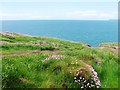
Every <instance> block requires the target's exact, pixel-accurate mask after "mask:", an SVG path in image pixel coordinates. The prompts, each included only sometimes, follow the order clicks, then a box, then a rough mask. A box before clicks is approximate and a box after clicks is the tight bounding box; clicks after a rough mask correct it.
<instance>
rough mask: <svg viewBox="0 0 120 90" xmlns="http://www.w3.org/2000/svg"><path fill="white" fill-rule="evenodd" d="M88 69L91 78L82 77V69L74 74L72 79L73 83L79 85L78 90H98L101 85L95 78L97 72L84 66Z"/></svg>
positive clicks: (96, 77)
mask: <svg viewBox="0 0 120 90" xmlns="http://www.w3.org/2000/svg"><path fill="white" fill-rule="evenodd" d="M86 66H87V67H88V70H89V72H90V73H91V76H90V77H89V78H86V76H84V75H83V73H85V72H84V69H80V70H78V71H77V72H76V76H75V77H74V81H75V82H76V83H78V84H79V85H80V88H100V86H101V83H100V80H99V78H98V76H97V72H96V71H95V70H94V69H93V67H91V66H89V65H86Z"/></svg>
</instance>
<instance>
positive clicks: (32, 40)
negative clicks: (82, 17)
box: [0, 33, 118, 88]
mask: <svg viewBox="0 0 120 90" xmlns="http://www.w3.org/2000/svg"><path fill="white" fill-rule="evenodd" d="M0 35H1V36H2V41H3V44H2V48H1V49H2V54H3V57H2V71H3V74H2V75H3V87H37V88H38V87H39V88H50V87H51V88H58V87H63V88H64V87H67V88H76V87H79V84H77V83H75V82H74V76H75V73H76V72H77V70H79V69H80V68H83V69H84V70H87V71H86V73H85V74H84V77H88V76H89V75H91V73H89V72H88V69H87V68H86V66H85V65H86V64H88V65H90V66H92V67H93V68H94V69H95V71H96V72H97V73H98V77H99V79H100V81H101V87H102V88H116V87H118V57H117V53H116V52H114V51H113V50H111V49H110V50H109V49H106V48H102V49H101V48H90V47H87V46H86V45H85V44H83V43H75V42H70V41H63V40H59V39H54V38H46V37H30V36H24V35H20V34H16V33H14V34H13V35H12V34H11V33H7V34H6V35H2V34H0ZM114 45H117V44H114ZM102 46H104V44H102ZM105 47H107V45H106V44H105ZM27 50H28V52H29V51H31V50H40V51H41V52H38V53H31V54H24V51H27ZM17 52H22V53H23V54H22V55H14V56H12V54H14V53H17ZM52 55H56V56H57V55H62V56H64V58H60V59H56V58H50V56H52ZM47 58H49V60H47V61H45V60H46V59H47Z"/></svg>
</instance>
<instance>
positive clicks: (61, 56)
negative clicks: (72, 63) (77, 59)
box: [44, 55, 65, 61]
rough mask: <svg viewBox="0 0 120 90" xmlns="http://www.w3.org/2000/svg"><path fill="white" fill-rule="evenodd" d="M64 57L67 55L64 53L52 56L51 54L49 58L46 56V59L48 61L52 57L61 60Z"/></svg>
mask: <svg viewBox="0 0 120 90" xmlns="http://www.w3.org/2000/svg"><path fill="white" fill-rule="evenodd" d="M62 58H65V56H64V55H52V56H49V57H48V58H46V59H45V60H44V61H48V60H50V59H56V60H60V59H62Z"/></svg>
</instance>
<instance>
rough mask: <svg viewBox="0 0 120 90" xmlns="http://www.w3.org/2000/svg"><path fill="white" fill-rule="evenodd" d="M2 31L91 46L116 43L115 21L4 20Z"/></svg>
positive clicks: (116, 26)
mask: <svg viewBox="0 0 120 90" xmlns="http://www.w3.org/2000/svg"><path fill="white" fill-rule="evenodd" d="M2 31H9V32H18V33H24V34H30V35H35V36H48V37H55V38H60V39H64V40H70V41H77V42H84V43H87V44H90V45H91V46H98V45H99V44H101V43H104V42H117V41H118V23H117V20H116V21H115V20H106V21H105V20H103V21H102V20H8V21H7V20H5V21H2Z"/></svg>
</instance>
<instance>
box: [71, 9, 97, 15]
mask: <svg viewBox="0 0 120 90" xmlns="http://www.w3.org/2000/svg"><path fill="white" fill-rule="evenodd" d="M71 14H74V15H80V16H95V15H97V11H95V10H79V11H73V12H71Z"/></svg>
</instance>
